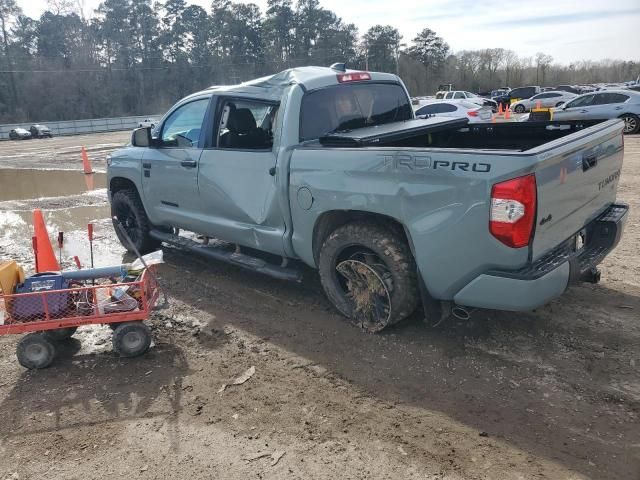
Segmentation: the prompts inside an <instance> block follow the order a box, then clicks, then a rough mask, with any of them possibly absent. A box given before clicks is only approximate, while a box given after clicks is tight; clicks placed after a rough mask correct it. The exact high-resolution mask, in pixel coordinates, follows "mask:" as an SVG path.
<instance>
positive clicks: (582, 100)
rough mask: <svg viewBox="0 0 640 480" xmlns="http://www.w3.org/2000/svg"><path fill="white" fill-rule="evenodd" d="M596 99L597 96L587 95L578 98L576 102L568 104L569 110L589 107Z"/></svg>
mask: <svg viewBox="0 0 640 480" xmlns="http://www.w3.org/2000/svg"><path fill="white" fill-rule="evenodd" d="M594 97H595V95H585V96H584V97H579V98H576V99H575V100H572V101H570V102H569V103H567V108H574V107H587V106H589V105H591V104H592V103H593V98H594Z"/></svg>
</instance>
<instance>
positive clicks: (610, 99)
mask: <svg viewBox="0 0 640 480" xmlns="http://www.w3.org/2000/svg"><path fill="white" fill-rule="evenodd" d="M602 95H603V96H604V100H603V101H602V102H601V104H606V103H624V102H626V101H627V100H628V99H629V97H628V96H627V95H624V94H622V93H603V94H602Z"/></svg>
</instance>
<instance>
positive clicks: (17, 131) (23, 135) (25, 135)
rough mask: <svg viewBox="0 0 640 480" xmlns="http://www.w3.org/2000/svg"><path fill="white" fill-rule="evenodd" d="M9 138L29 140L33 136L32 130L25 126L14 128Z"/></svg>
mask: <svg viewBox="0 0 640 480" xmlns="http://www.w3.org/2000/svg"><path fill="white" fill-rule="evenodd" d="M9 138H10V139H11V140H29V139H30V138H31V132H29V130H25V129H24V128H14V129H13V130H11V131H10V132H9Z"/></svg>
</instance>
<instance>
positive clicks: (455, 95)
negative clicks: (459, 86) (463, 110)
mask: <svg viewBox="0 0 640 480" xmlns="http://www.w3.org/2000/svg"><path fill="white" fill-rule="evenodd" d="M453 98H467V97H465V96H464V92H456V93H455V94H454V95H453Z"/></svg>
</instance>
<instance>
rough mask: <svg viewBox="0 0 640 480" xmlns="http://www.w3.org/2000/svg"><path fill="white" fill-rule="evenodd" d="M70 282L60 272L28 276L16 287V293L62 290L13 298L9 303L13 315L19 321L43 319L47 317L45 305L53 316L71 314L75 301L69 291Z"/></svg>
mask: <svg viewBox="0 0 640 480" xmlns="http://www.w3.org/2000/svg"><path fill="white" fill-rule="evenodd" d="M68 288H69V282H68V281H67V280H66V279H65V278H64V277H63V276H62V275H60V274H59V273H51V272H43V273H37V274H35V275H33V276H31V277H29V278H27V279H26V280H25V281H24V283H22V284H20V285H18V286H17V287H16V293H37V292H43V291H46V292H49V291H52V290H61V292H60V293H56V294H50V293H49V294H47V295H25V296H24V297H21V296H16V297H13V298H12V301H11V302H10V304H9V308H10V312H9V313H10V314H11V316H12V317H13V318H14V319H15V320H18V321H23V322H24V321H35V320H43V319H44V318H45V317H46V312H45V305H46V308H47V310H48V311H49V316H50V317H52V318H56V317H57V318H60V317H64V316H65V315H69V314H70V310H71V309H72V308H73V302H72V301H71V296H70V294H69V292H68V291H65V290H66V289H68Z"/></svg>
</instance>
